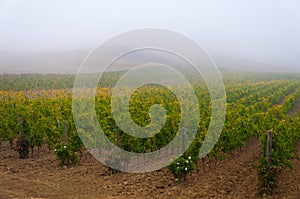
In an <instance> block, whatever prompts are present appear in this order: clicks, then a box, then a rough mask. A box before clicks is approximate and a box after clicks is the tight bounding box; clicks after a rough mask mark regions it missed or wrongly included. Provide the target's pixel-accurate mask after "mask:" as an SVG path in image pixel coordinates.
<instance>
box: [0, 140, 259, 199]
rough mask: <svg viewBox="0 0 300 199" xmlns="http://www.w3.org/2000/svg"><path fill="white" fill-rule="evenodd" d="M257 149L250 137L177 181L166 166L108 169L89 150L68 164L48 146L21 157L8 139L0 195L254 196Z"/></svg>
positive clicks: (0, 155)
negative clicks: (138, 171)
mask: <svg viewBox="0 0 300 199" xmlns="http://www.w3.org/2000/svg"><path fill="white" fill-rule="evenodd" d="M259 154H261V147H260V144H259V142H258V141H255V142H252V143H249V145H248V146H247V147H245V148H243V149H242V150H241V151H239V152H238V153H236V154H234V155H233V156H231V157H228V158H226V159H225V160H223V161H221V162H219V163H218V165H217V166H216V167H215V168H211V169H208V170H207V171H205V172H204V171H203V170H200V171H199V172H197V171H195V172H194V173H193V174H192V176H188V180H187V181H186V182H183V183H180V184H178V183H175V182H174V179H173V177H172V175H171V174H170V173H169V172H168V171H167V170H166V169H163V170H160V171H156V172H151V173H145V174H127V173H119V174H115V175H109V174H108V171H107V169H106V168H105V167H104V166H103V165H102V164H101V163H99V162H98V161H96V160H95V159H94V158H93V157H91V156H90V155H88V154H85V155H84V158H83V160H82V162H81V165H79V166H75V167H72V168H69V169H60V168H57V167H56V164H57V161H56V160H55V157H54V155H47V152H46V151H43V152H42V157H41V158H39V159H33V158H29V159H26V160H20V159H18V157H17V153H16V152H15V151H13V150H11V149H9V147H8V145H7V143H6V144H4V145H2V148H1V151H0V198H1V199H2V198H29V197H34V198H214V197H215V198H253V197H254V194H255V188H256V172H255V170H254V169H253V167H254V166H255V164H256V162H257V161H258V160H259Z"/></svg>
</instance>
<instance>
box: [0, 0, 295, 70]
mask: <svg viewBox="0 0 300 199" xmlns="http://www.w3.org/2000/svg"><path fill="white" fill-rule="evenodd" d="M145 27H155V28H164V29H170V30H174V31H176V32H178V33H181V34H184V35H186V36H188V37H189V38H191V39H193V40H194V41H195V42H197V43H199V44H201V45H202V46H204V47H205V48H206V50H207V51H208V53H209V54H210V55H211V57H212V58H213V59H214V60H215V62H216V63H217V65H218V66H219V67H220V68H230V69H239V70H258V71H280V72H300V59H299V56H300V45H299V44H300V1H299V0H290V1H288V0H287V1H282V0H265V1H261V0H260V1H259V0H249V1H235V0H219V1H217V0H215V1H213V0H211V1H208V0H207V1H197V0H194V1H192V0H191V1H179V0H178V1H177V0H164V1H159V0H151V1H141V0H126V1H124V0H119V1H117V0H110V1H97V2H96V1H83V0H82V1H76V0H72V1H68V0H66V1H55V0H44V1H38V0H26V1H22V0H19V1H18V0H7V1H5V0H4V1H3V0H2V1H1V0H0V73H75V72H76V71H77V69H78V67H79V66H80V64H81V63H82V61H83V59H84V58H85V57H86V56H87V54H88V52H89V51H90V50H91V49H93V48H95V47H96V46H97V45H98V44H101V43H102V42H104V41H106V40H107V39H109V38H111V37H112V36H114V35H117V34H120V33H122V32H126V31H130V30H133V29H139V28H145Z"/></svg>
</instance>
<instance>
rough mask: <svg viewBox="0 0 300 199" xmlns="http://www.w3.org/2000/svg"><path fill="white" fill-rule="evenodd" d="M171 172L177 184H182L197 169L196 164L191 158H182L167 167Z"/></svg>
mask: <svg viewBox="0 0 300 199" xmlns="http://www.w3.org/2000/svg"><path fill="white" fill-rule="evenodd" d="M167 168H168V169H169V171H170V172H171V173H172V174H173V176H174V178H175V180H176V182H181V181H183V180H185V179H186V176H187V174H189V173H190V172H191V171H192V170H194V169H195V163H194V161H193V160H192V157H191V156H187V157H185V156H183V155H182V156H180V157H179V158H178V159H176V160H175V161H173V162H172V160H171V163H170V164H169V165H168V166H167Z"/></svg>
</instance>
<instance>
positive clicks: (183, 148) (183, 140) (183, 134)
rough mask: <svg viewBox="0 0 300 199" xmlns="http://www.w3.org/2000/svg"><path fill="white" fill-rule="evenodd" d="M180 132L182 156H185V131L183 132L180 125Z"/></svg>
mask: <svg viewBox="0 0 300 199" xmlns="http://www.w3.org/2000/svg"><path fill="white" fill-rule="evenodd" d="M181 133H182V152H183V156H184V157H185V132H184V127H182V129H181Z"/></svg>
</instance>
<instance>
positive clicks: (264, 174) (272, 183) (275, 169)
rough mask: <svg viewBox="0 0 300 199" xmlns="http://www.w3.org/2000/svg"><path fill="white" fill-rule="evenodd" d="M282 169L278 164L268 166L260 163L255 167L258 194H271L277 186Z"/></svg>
mask: <svg viewBox="0 0 300 199" xmlns="http://www.w3.org/2000/svg"><path fill="white" fill-rule="evenodd" d="M281 170H282V167H280V166H273V165H271V166H269V165H268V164H265V163H261V164H260V165H259V166H258V167H257V175H258V184H257V186H258V190H257V192H258V194H259V195H261V196H265V195H271V194H272V193H273V192H274V191H275V190H276V189H277V187H278V183H279V180H278V178H279V175H280V172H281Z"/></svg>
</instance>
